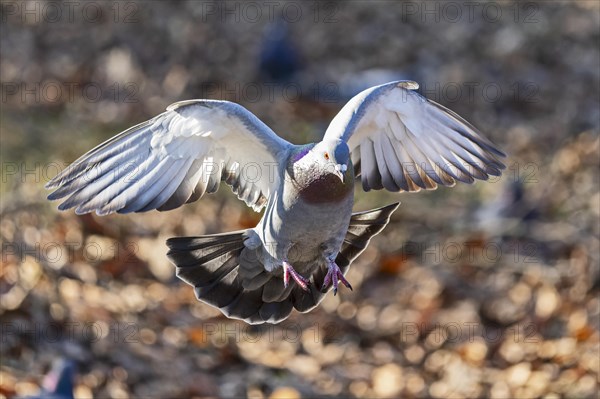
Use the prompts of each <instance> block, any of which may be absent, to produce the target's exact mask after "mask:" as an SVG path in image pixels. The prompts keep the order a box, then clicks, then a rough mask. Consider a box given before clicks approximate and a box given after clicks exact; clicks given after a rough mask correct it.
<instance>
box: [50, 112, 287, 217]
mask: <svg viewBox="0 0 600 399" xmlns="http://www.w3.org/2000/svg"><path fill="white" fill-rule="evenodd" d="M290 146H291V144H290V143H288V142H287V141H285V140H283V139H282V138H280V137H278V136H277V135H276V134H275V133H274V132H273V131H272V130H271V129H269V128H268V127H267V126H266V125H265V124H264V123H262V122H261V121H260V120H259V119H258V118H256V117H255V116H254V115H253V114H252V113H250V112H249V111H248V110H246V109H245V108H244V107H242V106H240V105H238V104H235V103H231V102H228V101H212V100H190V101H182V102H179V103H175V104H173V105H171V106H169V107H168V108H167V111H166V112H164V113H162V114H160V115H158V116H157V117H155V118H153V119H151V120H149V121H146V122H143V123H141V124H139V125H137V126H134V127H132V128H130V129H128V130H126V131H124V132H122V133H120V134H119V135H117V136H115V137H113V138H112V139H110V140H108V141H107V142H105V143H103V144H101V145H99V146H98V147H96V148H94V149H93V150H91V151H90V152H88V153H87V154H85V155H83V156H82V157H81V158H79V159H78V160H77V161H75V162H74V163H73V164H72V165H70V166H69V167H68V168H67V169H65V170H64V171H62V172H61V173H60V174H59V175H57V176H56V177H55V178H54V179H52V180H51V181H50V182H49V183H48V184H47V185H46V187H47V188H56V191H54V192H53V193H52V194H50V196H49V197H48V198H49V199H61V198H65V200H64V202H63V203H62V204H61V205H60V206H59V209H61V210H64V209H69V208H76V209H75V211H76V212H77V213H79V214H82V213H89V212H93V211H95V212H96V213H98V214H100V215H104V214H109V213H113V212H119V213H128V212H144V211H149V210H151V209H158V210H169V209H174V208H177V207H179V206H181V205H183V204H185V203H186V202H192V201H195V200H197V199H199V198H200V197H202V196H203V195H204V194H205V193H207V192H208V193H210V192H214V191H216V190H217V189H218V187H219V183H220V181H221V180H225V181H226V182H227V184H229V185H231V186H232V189H233V191H234V192H235V193H236V194H237V195H238V197H239V198H240V199H242V200H244V201H245V202H246V203H247V204H248V206H251V207H252V208H253V209H255V210H256V211H258V210H260V209H261V208H262V207H263V206H264V205H265V204H266V201H267V199H268V198H269V195H270V194H271V193H272V192H273V190H274V189H275V188H276V187H277V185H278V184H279V182H278V176H277V173H275V170H276V168H277V164H278V162H279V159H281V158H280V156H284V155H285V151H286V150H288V149H289V147H290Z"/></svg>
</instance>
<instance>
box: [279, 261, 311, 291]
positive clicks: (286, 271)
mask: <svg viewBox="0 0 600 399" xmlns="http://www.w3.org/2000/svg"><path fill="white" fill-rule="evenodd" d="M290 276H291V277H292V278H293V279H294V281H295V282H296V284H298V285H299V286H300V288H302V289H303V290H304V291H308V284H309V281H308V279H307V278H304V277H302V276H301V275H299V274H298V272H297V271H296V270H294V268H293V267H292V265H290V264H289V263H288V262H286V261H284V262H283V286H284V287H285V288H287V286H288V284H289V283H290Z"/></svg>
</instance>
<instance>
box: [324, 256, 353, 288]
mask: <svg viewBox="0 0 600 399" xmlns="http://www.w3.org/2000/svg"><path fill="white" fill-rule="evenodd" d="M339 281H341V282H342V284H344V285H345V286H346V287H348V288H350V290H352V286H351V285H350V283H349V282H348V280H346V278H345V277H344V274H343V273H342V271H341V270H340V267H339V266H338V265H337V264H336V263H335V258H334V257H328V258H327V274H326V275H325V280H323V286H322V287H321V291H325V290H326V289H327V287H329V284H331V285H333V295H336V294H337V290H338V282H339Z"/></svg>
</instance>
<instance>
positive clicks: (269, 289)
mask: <svg viewBox="0 0 600 399" xmlns="http://www.w3.org/2000/svg"><path fill="white" fill-rule="evenodd" d="M397 207H398V204H393V205H388V206H386V207H383V208H379V209H375V210H371V211H367V212H360V213H355V214H353V215H352V218H351V219H350V226H349V227H348V232H347V234H346V238H345V239H344V243H343V244H342V250H341V251H340V253H339V254H338V256H337V259H336V262H337V264H338V266H339V267H340V268H341V270H342V272H343V273H344V274H345V273H346V271H347V270H348V266H349V265H350V263H351V262H352V261H353V260H354V259H355V258H356V257H357V256H358V255H360V253H361V252H362V251H363V250H364V249H365V248H366V247H367V245H368V244H369V240H370V239H371V238H372V237H373V236H374V235H376V234H377V233H379V232H380V231H381V230H383V228H384V227H385V225H386V224H387V223H388V222H389V220H390V215H391V214H392V212H394V210H396V208H397ZM250 233H251V230H242V231H237V232H233V233H226V234H215V235H209V236H201V237H177V238H170V239H169V240H167V246H168V247H169V252H168V254H167V256H168V257H169V259H170V260H171V262H173V263H174V264H175V266H176V270H177V273H176V274H177V277H179V278H180V279H182V280H183V281H185V282H186V283H188V284H190V285H192V286H193V287H194V291H195V293H196V297H197V298H198V299H199V300H200V301H202V302H206V303H208V304H209V305H212V306H215V307H217V308H219V309H220V310H221V311H222V312H223V313H224V314H225V315H226V316H228V317H231V318H235V319H241V320H244V321H246V322H247V323H250V324H261V323H265V322H268V323H278V322H280V321H282V320H284V319H286V318H287V317H288V316H289V314H290V313H291V311H292V309H293V308H296V309H297V310H298V311H300V312H307V311H309V310H311V309H312V308H314V307H315V306H317V305H318V304H319V302H321V300H322V299H323V297H324V296H325V294H324V293H322V292H321V291H320V290H319V288H320V287H321V286H322V285H323V280H324V278H325V273H326V268H325V267H319V268H317V270H316V271H315V272H314V274H313V276H312V279H313V281H314V284H311V285H310V286H309V287H310V292H308V293H307V292H305V291H302V289H301V288H300V287H298V286H295V285H294V286H293V287H290V288H288V289H287V290H284V289H283V281H282V280H281V277H280V276H277V275H271V274H270V273H268V272H266V271H265V270H264V266H263V265H262V263H260V261H259V260H258V258H257V257H256V253H252V250H249V249H248V248H246V247H245V246H244V241H245V240H246V239H248V238H250ZM240 262H241V265H240ZM280 291H281V292H280ZM276 294H277V295H276ZM265 299H266V300H267V301H268V302H267V301H265Z"/></svg>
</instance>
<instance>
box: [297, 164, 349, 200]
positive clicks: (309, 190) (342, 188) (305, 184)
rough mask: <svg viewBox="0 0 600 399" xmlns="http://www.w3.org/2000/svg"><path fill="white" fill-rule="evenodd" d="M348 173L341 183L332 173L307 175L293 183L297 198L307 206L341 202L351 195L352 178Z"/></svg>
mask: <svg viewBox="0 0 600 399" xmlns="http://www.w3.org/2000/svg"><path fill="white" fill-rule="evenodd" d="M348 172H350V173H348ZM348 172H346V174H345V176H344V181H343V182H342V181H341V180H340V178H339V177H337V176H336V175H334V174H332V173H326V174H316V173H315V174H308V175H307V176H306V177H305V178H304V179H302V180H300V181H296V182H294V184H295V186H296V189H297V190H298V196H299V198H300V199H301V200H303V201H305V202H307V203H309V204H326V203H335V202H342V201H343V200H344V199H346V198H347V197H348V196H350V195H353V192H352V189H353V186H354V184H353V183H354V178H353V176H351V171H348Z"/></svg>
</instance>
